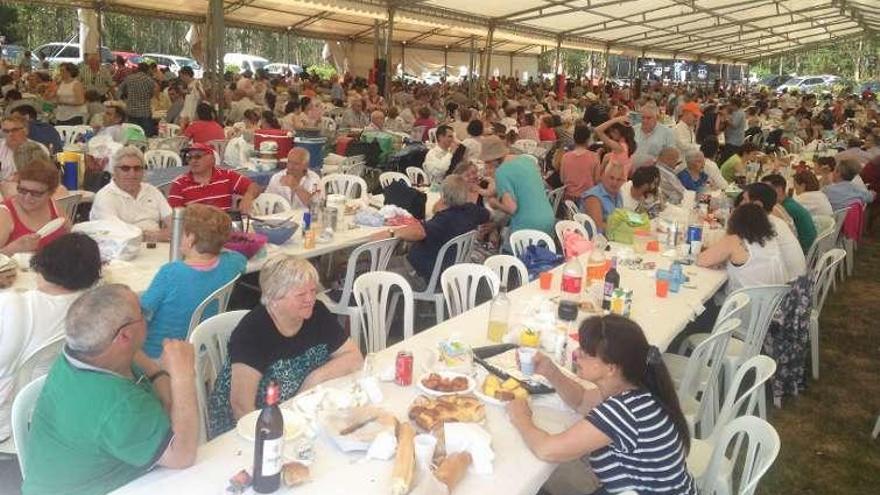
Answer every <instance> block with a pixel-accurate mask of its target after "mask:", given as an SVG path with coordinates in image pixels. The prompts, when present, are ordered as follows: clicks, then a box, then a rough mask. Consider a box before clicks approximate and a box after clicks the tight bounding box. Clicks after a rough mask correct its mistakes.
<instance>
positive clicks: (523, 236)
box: [510, 229, 556, 258]
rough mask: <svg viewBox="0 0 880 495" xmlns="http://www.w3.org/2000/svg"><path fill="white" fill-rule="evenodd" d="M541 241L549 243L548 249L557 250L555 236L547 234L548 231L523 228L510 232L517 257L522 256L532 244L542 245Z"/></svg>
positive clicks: (511, 243)
mask: <svg viewBox="0 0 880 495" xmlns="http://www.w3.org/2000/svg"><path fill="white" fill-rule="evenodd" d="M541 242H543V243H544V244H546V245H547V249H549V250H550V251H553V252H554V253H555V252H556V243H555V242H553V238H552V237H550V236H549V235H547V233H546V232H542V231H540V230H532V229H522V230H517V231H516V232H513V233H511V234H510V247H511V249H513V255H514V256H516V257H517V258H522V256H523V254H525V252H526V248H527V247H529V246H531V245H532V244H535V245H540V243H541Z"/></svg>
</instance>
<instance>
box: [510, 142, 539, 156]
mask: <svg viewBox="0 0 880 495" xmlns="http://www.w3.org/2000/svg"><path fill="white" fill-rule="evenodd" d="M513 146H514V147H515V148H519V149H521V150H522V151H523V153H533V152H534V151H535V150H536V149H537V148H538V142H537V141H535V140H534V139H517V140H516V142H514V143H513Z"/></svg>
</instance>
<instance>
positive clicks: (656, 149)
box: [633, 103, 675, 158]
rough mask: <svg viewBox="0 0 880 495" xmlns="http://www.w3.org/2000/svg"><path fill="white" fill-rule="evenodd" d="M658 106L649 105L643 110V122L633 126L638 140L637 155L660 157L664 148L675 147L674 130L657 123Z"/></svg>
mask: <svg viewBox="0 0 880 495" xmlns="http://www.w3.org/2000/svg"><path fill="white" fill-rule="evenodd" d="M658 112H659V111H658V109H657V106H656V105H654V104H651V103H649V104H647V105H644V106H643V107H642V108H641V114H642V122H641V123H640V124H637V125H634V126H633V131H634V132H635V139H636V145H637V146H636V155H649V156H652V157H654V158H657V157H658V156H660V152H661V151H663V148H667V147H673V146H675V135H674V134H673V133H672V129H671V128H670V127H668V126H665V125H659V124H658V123H657V114H658Z"/></svg>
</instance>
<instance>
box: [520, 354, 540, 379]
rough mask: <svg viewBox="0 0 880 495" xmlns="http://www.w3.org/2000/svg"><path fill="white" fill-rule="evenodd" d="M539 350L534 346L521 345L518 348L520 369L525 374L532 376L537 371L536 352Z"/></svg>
mask: <svg viewBox="0 0 880 495" xmlns="http://www.w3.org/2000/svg"><path fill="white" fill-rule="evenodd" d="M537 352H538V350H537V349H534V348H532V347H520V348H519V349H517V350H516V355H517V357H519V370H520V371H522V372H523V374H524V375H526V376H531V375H533V374H534V373H535V354H536V353H537Z"/></svg>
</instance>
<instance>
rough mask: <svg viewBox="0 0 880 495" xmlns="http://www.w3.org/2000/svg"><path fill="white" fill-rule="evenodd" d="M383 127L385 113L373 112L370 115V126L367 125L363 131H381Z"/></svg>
mask: <svg viewBox="0 0 880 495" xmlns="http://www.w3.org/2000/svg"><path fill="white" fill-rule="evenodd" d="M384 126H385V112H383V111H382V110H373V111H372V112H371V113H370V125H368V126H367V127H366V128H365V129H364V130H365V131H381V130H383V128H384Z"/></svg>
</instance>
